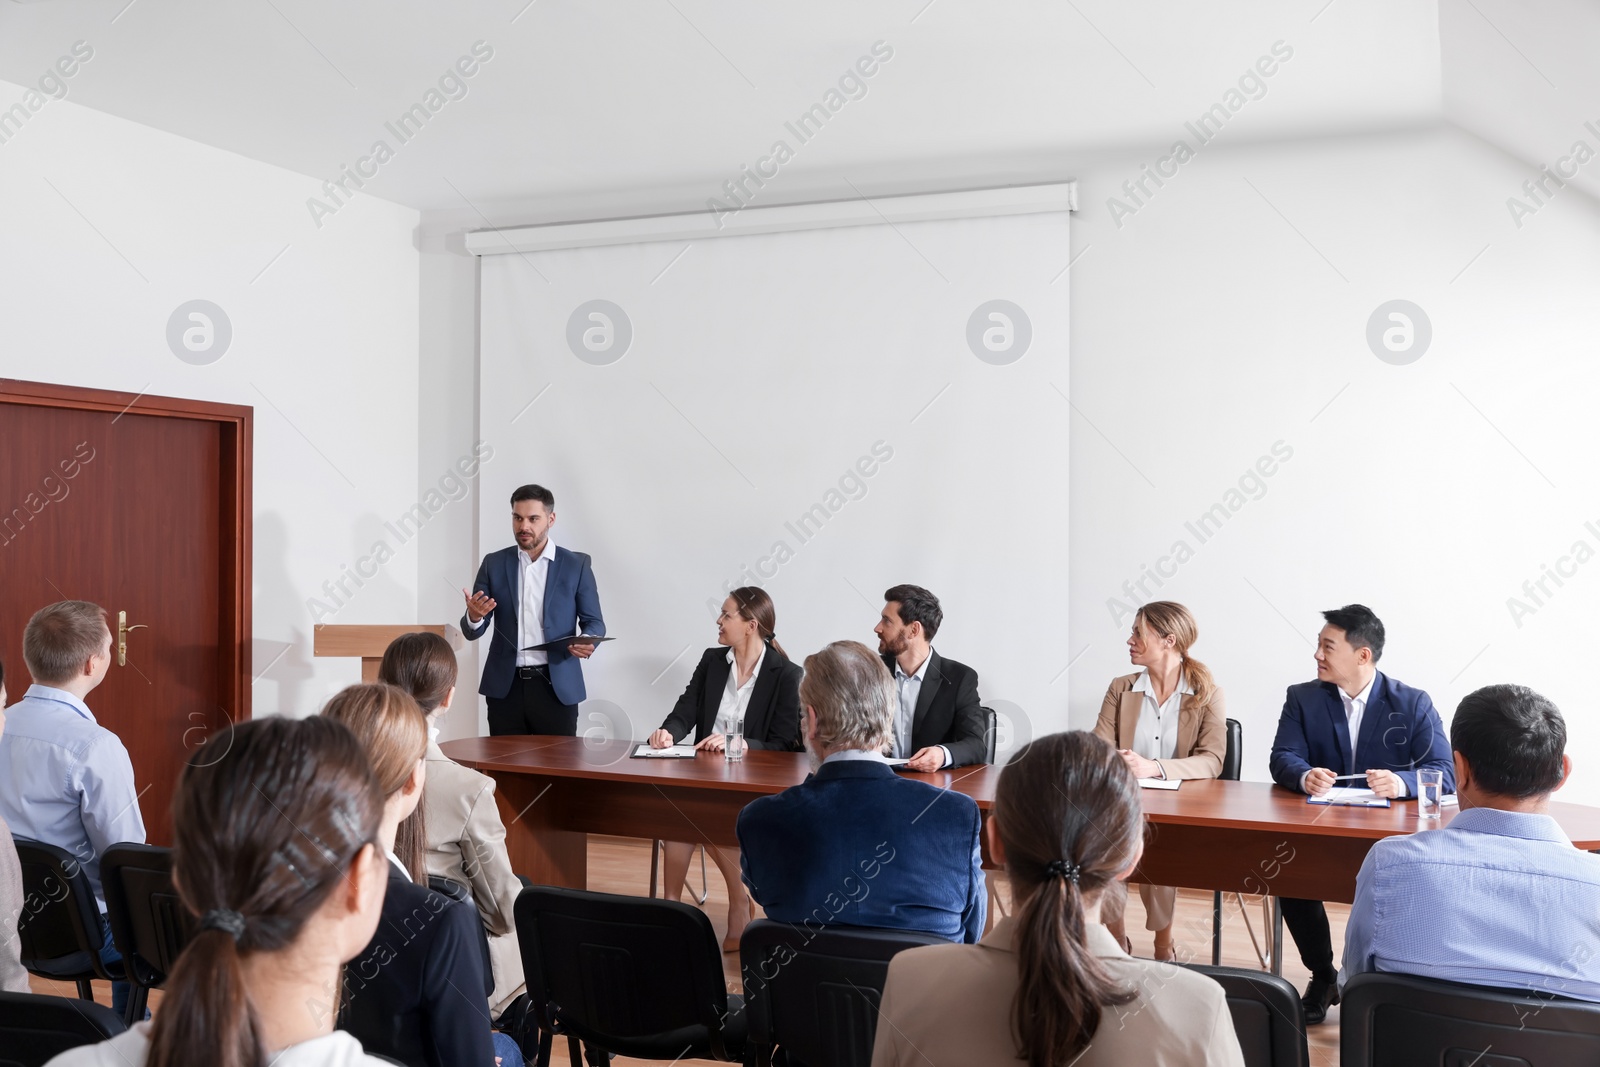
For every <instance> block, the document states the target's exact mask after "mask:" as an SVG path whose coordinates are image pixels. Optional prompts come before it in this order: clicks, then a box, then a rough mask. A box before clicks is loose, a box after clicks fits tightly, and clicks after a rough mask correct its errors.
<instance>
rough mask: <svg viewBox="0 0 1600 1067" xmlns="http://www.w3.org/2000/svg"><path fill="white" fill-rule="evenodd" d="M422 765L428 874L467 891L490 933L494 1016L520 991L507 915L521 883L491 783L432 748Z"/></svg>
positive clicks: (517, 957) (515, 948)
mask: <svg viewBox="0 0 1600 1067" xmlns="http://www.w3.org/2000/svg"><path fill="white" fill-rule="evenodd" d="M427 760H428V778H427V783H426V785H425V787H424V788H423V791H422V803H423V810H424V813H425V814H424V818H425V819H426V820H427V830H428V852H427V857H426V859H427V865H428V873H429V874H430V875H434V874H437V875H442V876H443V877H445V878H449V879H451V880H452V881H456V882H460V883H461V884H462V885H464V886H466V887H467V888H469V889H471V890H472V899H473V901H474V902H476V903H477V905H478V915H479V917H480V918H481V919H482V920H483V925H484V928H485V929H486V930H488V932H489V962H490V964H491V965H492V966H493V968H494V989H493V990H492V991H490V993H489V1003H490V1005H491V1006H492V1007H493V1010H494V1013H495V1014H496V1015H499V1014H500V1012H502V1011H504V1010H505V1008H506V1007H507V1006H508V1005H509V1004H510V1003H511V1001H512V1000H514V999H515V998H516V997H517V995H518V994H520V993H521V992H523V989H524V982H523V977H522V953H521V951H520V949H519V948H518V946H517V929H516V921H515V919H514V918H513V916H512V912H511V909H512V908H513V907H514V906H515V905H516V902H517V894H518V893H521V892H522V882H521V881H519V880H518V879H517V876H516V875H515V874H513V873H512V871H511V857H510V856H509V855H507V853H506V827H505V823H504V822H502V821H501V819H500V810H499V809H498V808H497V807H496V806H495V802H494V779H493V778H490V777H489V776H488V775H484V774H479V773H478V772H477V771H475V770H472V769H471V768H468V767H463V766H461V764H459V763H457V762H455V761H454V760H452V759H451V758H450V757H449V756H446V755H445V754H444V752H442V751H441V750H440V748H439V746H438V745H435V744H432V743H429V745H428V756H427Z"/></svg>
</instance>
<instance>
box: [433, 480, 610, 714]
mask: <svg viewBox="0 0 1600 1067" xmlns="http://www.w3.org/2000/svg"><path fill="white" fill-rule="evenodd" d="M555 509H556V498H555V496H554V494H552V493H551V492H550V490H548V489H546V488H544V487H543V486H540V485H524V486H522V487H520V488H519V489H517V490H516V492H514V493H512V494H511V532H512V534H513V536H515V537H516V540H517V543H516V544H515V545H513V546H511V547H510V548H502V549H500V550H499V551H497V552H491V553H489V554H488V555H487V556H484V557H483V563H482V565H481V566H479V567H478V577H477V578H476V579H475V580H474V581H473V583H472V592H470V593H468V592H467V591H466V590H465V589H463V590H462V591H461V592H462V595H464V596H465V597H466V599H467V610H466V613H465V614H464V615H462V616H461V632H462V633H463V634H464V635H466V638H467V640H469V641H476V640H477V639H478V638H479V637H481V636H483V635H484V634H485V633H488V632H489V625H488V619H489V616H490V615H493V616H494V635H493V637H492V638H490V641H489V656H488V659H487V660H486V661H485V662H484V665H483V679H482V681H481V682H480V683H479V685H478V692H480V693H482V694H483V695H484V696H485V697H486V698H487V699H488V702H489V733H490V734H491V735H497V734H563V735H565V736H567V737H571V736H573V735H575V734H576V733H577V732H578V705H579V704H580V703H582V701H583V699H584V697H585V696H586V695H587V694H586V693H585V692H584V688H583V665H582V663H581V662H580V661H582V660H586V659H588V658H589V657H590V656H591V655H593V654H594V650H595V646H594V644H593V643H591V642H583V643H575V644H572V645H568V646H567V647H565V648H551V649H547V650H532V649H530V647H529V646H532V645H542V644H545V643H546V642H549V641H555V640H558V639H560V638H564V637H576V636H579V635H587V636H593V637H604V636H605V633H606V624H605V620H604V619H602V618H601V617H600V592H599V590H598V589H597V588H596V587H595V582H594V569H593V567H591V565H590V561H589V557H588V556H587V555H585V554H584V553H582V552H573V551H570V550H569V549H565V548H558V547H556V543H555V542H554V541H553V540H551V538H550V528H551V527H552V526H554V525H555V521H556V510H555Z"/></svg>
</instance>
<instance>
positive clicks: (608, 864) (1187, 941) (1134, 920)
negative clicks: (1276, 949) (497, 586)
mask: <svg viewBox="0 0 1600 1067" xmlns="http://www.w3.org/2000/svg"><path fill="white" fill-rule="evenodd" d="M706 873H707V876H708V878H709V881H710V886H709V890H710V892H709V895H708V897H707V899H706V903H705V909H706V913H707V914H708V915H710V916H711V921H712V924H713V925H714V926H715V927H716V930H717V936H718V937H721V936H722V934H723V932H724V931H725V930H726V929H727V916H728V892H727V887H726V886H725V885H724V883H723V881H722V876H721V874H720V873H719V872H718V871H717V868H716V865H715V864H712V863H707V864H706ZM990 877H991V878H993V879H995V881H996V884H997V886H998V888H999V891H1000V895H1001V898H1002V900H1005V899H1007V894H1006V892H1005V876H1004V875H1003V874H1002V875H997V874H995V873H993V872H991V873H990ZM689 881H690V884H691V886H692V888H693V889H694V891H695V894H696V895H697V896H698V894H699V891H700V888H701V882H700V863H699V860H698V859H696V860H695V861H694V862H693V863H692V864H691V865H690V874H689ZM589 886H590V888H591V889H597V890H602V891H604V892H609V893H632V894H637V895H639V896H644V895H645V894H647V893H648V892H649V890H650V849H649V845H648V843H647V842H644V841H634V840H628V839H624V838H610V837H591V838H589ZM1244 903H1245V909H1246V910H1247V911H1248V912H1249V916H1250V925H1251V927H1252V928H1253V929H1254V931H1255V935H1256V939H1257V941H1258V942H1259V941H1260V940H1261V936H1262V921H1261V918H1262V917H1261V910H1262V909H1261V899H1260V898H1259V897H1249V896H1247V897H1245V898H1244ZM1226 905H1227V910H1226V912H1225V914H1224V919H1223V928H1222V962H1223V963H1224V964H1225V965H1227V966H1230V967H1257V968H1259V967H1260V962H1259V961H1258V960H1257V959H1256V956H1255V953H1254V950H1253V949H1252V946H1251V939H1250V934H1249V932H1247V931H1246V929H1245V921H1244V918H1243V917H1242V916H1241V914H1240V911H1239V905H1238V904H1237V903H1236V902H1235V900H1234V899H1233V898H1232V897H1229V898H1226ZM1349 914H1350V908H1349V907H1348V906H1347V905H1344V904H1330V905H1328V921H1329V923H1330V924H1331V925H1332V927H1333V944H1334V951H1335V954H1337V953H1338V950H1339V946H1341V945H1342V944H1343V943H1344V927H1345V920H1346V919H1347V918H1348V916H1349ZM1126 921H1127V926H1128V930H1129V931H1130V932H1133V934H1134V936H1133V950H1134V954H1135V955H1148V954H1149V952H1150V935H1149V934H1147V933H1145V932H1144V910H1143V906H1142V905H1141V904H1140V901H1139V894H1137V893H1130V894H1129V895H1128V910H1127V919H1126ZM1173 926H1174V936H1175V940H1176V942H1177V945H1178V950H1179V958H1180V959H1182V960H1184V961H1186V962H1194V963H1210V962H1211V894H1210V893H1204V892H1201V891H1199V890H1189V889H1184V890H1179V892H1178V911H1177V917H1176V918H1175V920H1174V922H1173ZM722 962H723V969H724V970H725V972H726V974H727V979H728V989H729V991H730V992H735V993H737V992H740V991H741V982H740V976H739V958H738V955H737V954H736V953H727V954H725V955H724V956H723V957H722ZM1283 975H1284V977H1285V978H1287V979H1288V980H1289V981H1290V982H1291V983H1293V984H1294V986H1295V988H1296V989H1304V988H1305V984H1306V981H1307V979H1308V978H1309V975H1308V974H1307V973H1306V970H1305V968H1304V967H1302V966H1301V965H1300V959H1299V957H1298V955H1296V953H1295V951H1294V946H1293V943H1292V942H1291V943H1286V944H1285V947H1284V961H1283ZM32 984H33V990H34V992H36V993H53V994H55V995H57V996H76V995H77V994H76V990H75V989H74V987H73V986H72V985H70V984H68V983H62V982H49V981H45V980H43V979H40V978H34V979H32ZM160 998H161V993H160V991H156V992H155V993H153V994H151V998H150V999H151V1009H152V1010H156V1009H158V1008H159V1006H160ZM95 999H96V1000H97V1001H99V1002H100V1003H102V1004H107V1005H109V1004H110V1003H111V988H110V986H109V985H107V984H106V983H104V982H96V983H95ZM563 1040H564V1039H560V1038H558V1039H557V1040H556V1047H555V1050H554V1055H553V1056H552V1059H551V1062H552V1063H553V1064H558V1065H560V1064H565V1063H567V1062H568V1060H567V1051H566V1048H565V1047H564V1044H563ZM1309 1044H1310V1046H1311V1064H1312V1067H1337V1064H1338V1062H1339V1009H1338V1008H1333V1009H1331V1010H1330V1011H1329V1012H1328V1021H1327V1022H1326V1023H1324V1024H1322V1025H1320V1026H1313V1027H1311V1028H1310V1032H1309ZM646 1062H648V1061H644V1060H632V1059H627V1058H625V1057H618V1058H617V1059H615V1060H613V1061H612V1064H613V1065H614V1067H630V1065H642V1064H645V1063H646ZM710 1062H712V1061H709V1060H680V1061H678V1063H680V1064H683V1065H689V1064H702V1063H710Z"/></svg>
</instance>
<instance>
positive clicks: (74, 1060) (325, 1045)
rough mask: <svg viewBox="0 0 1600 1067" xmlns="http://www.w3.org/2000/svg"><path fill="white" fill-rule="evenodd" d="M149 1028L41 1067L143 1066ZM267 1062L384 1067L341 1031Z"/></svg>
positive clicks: (275, 1065)
mask: <svg viewBox="0 0 1600 1067" xmlns="http://www.w3.org/2000/svg"><path fill="white" fill-rule="evenodd" d="M150 1025H151V1024H150V1023H139V1024H138V1025H136V1026H134V1027H133V1029H131V1030H128V1031H127V1032H126V1033H121V1034H118V1035H117V1036H116V1037H113V1038H112V1039H111V1040H110V1041H102V1042H100V1043H99V1044H98V1045H83V1046H81V1047H79V1048H75V1049H70V1050H68V1051H66V1052H63V1053H62V1054H61V1055H59V1056H57V1057H56V1058H55V1059H53V1060H51V1061H50V1062H49V1063H47V1064H46V1065H45V1067H144V1063H145V1061H146V1060H147V1059H149V1057H150ZM267 1059H268V1060H269V1061H270V1062H271V1064H272V1067H385V1064H386V1062H387V1061H385V1060H380V1059H375V1058H374V1057H372V1056H368V1055H367V1054H366V1052H364V1051H363V1050H362V1048H361V1042H359V1041H357V1040H356V1039H355V1038H353V1037H351V1036H350V1035H349V1034H347V1033H345V1032H344V1031H343V1030H335V1031H334V1032H333V1033H331V1034H323V1035H322V1036H321V1037H314V1038H312V1039H311V1040H310V1041H302V1042H300V1044H298V1045H291V1046H290V1047H288V1048H286V1049H284V1050H283V1051H282V1052H279V1053H277V1054H276V1055H273V1054H269V1055H268V1056H267Z"/></svg>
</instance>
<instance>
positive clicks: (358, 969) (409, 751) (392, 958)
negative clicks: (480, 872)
mask: <svg viewBox="0 0 1600 1067" xmlns="http://www.w3.org/2000/svg"><path fill="white" fill-rule="evenodd" d="M322 714H323V716H324V717H325V718H329V719H333V720H334V721H336V722H340V723H343V724H344V725H345V726H346V727H348V728H349V729H350V732H351V733H353V734H355V736H356V740H357V741H359V742H360V743H361V747H362V748H363V749H365V750H366V753H367V759H368V760H369V761H370V762H371V764H372V772H373V776H374V777H375V778H377V780H378V789H379V790H380V792H382V794H383V819H382V821H381V822H380V823H379V826H378V844H379V845H380V846H381V847H382V849H383V851H384V852H385V854H386V855H387V856H388V860H389V883H388V892H387V894H386V895H385V897H384V901H383V921H382V922H381V923H380V924H379V925H378V932H377V934H376V935H375V936H374V937H373V939H372V942H371V943H370V944H369V945H368V946H367V947H366V949H365V951H363V952H362V953H361V955H360V956H358V957H357V958H356V959H355V961H354V962H352V963H351V964H350V966H349V968H348V969H347V970H346V972H345V984H344V998H343V1006H342V1008H341V1010H340V1012H339V1026H340V1028H341V1029H344V1030H347V1031H349V1032H350V1033H352V1034H354V1035H355V1036H356V1037H358V1038H360V1039H361V1043H362V1045H363V1046H364V1047H365V1048H366V1049H367V1050H368V1051H369V1052H373V1053H376V1054H379V1055H383V1056H388V1057H390V1058H391V1059H395V1060H399V1061H400V1062H401V1063H404V1064H407V1065H408V1067H495V1064H496V1063H498V1062H499V1060H500V1057H502V1056H505V1057H507V1061H508V1062H509V1063H516V1062H520V1054H519V1053H518V1052H517V1048H516V1043H515V1042H514V1041H512V1040H511V1039H510V1038H508V1037H506V1036H505V1035H504V1034H495V1035H493V1036H492V1037H491V1032H490V1029H489V1021H488V1019H487V1018H486V1014H487V1013H486V1012H485V1010H484V1005H485V1004H486V1003H487V1000H488V987H489V983H490V981H491V980H492V979H491V978H490V975H489V960H488V958H487V956H486V955H485V953H484V950H483V947H482V945H483V935H482V933H481V932H480V930H479V927H478V916H477V914H476V913H475V912H474V911H473V910H472V909H471V908H469V907H467V906H466V905H465V904H460V903H457V902H456V901H454V900H451V899H449V898H448V897H445V896H443V895H441V894H439V893H435V892H433V891H432V890H431V889H429V888H428V872H427V868H426V866H425V865H424V861H423V852H424V839H425V834H424V831H423V828H422V827H421V826H420V825H419V823H420V819H415V818H414V816H415V815H416V814H417V812H418V807H419V805H420V804H421V801H422V790H423V784H424V782H425V781H426V779H427V761H426V759H425V757H426V755H427V748H428V720H427V717H426V716H425V715H424V714H423V713H422V708H421V707H419V706H418V704H417V702H416V700H414V699H413V698H412V696H411V694H409V693H407V692H405V691H404V690H403V689H398V688H396V687H395V686H392V685H385V684H383V683H382V682H379V683H376V684H373V685H352V686H349V687H348V688H346V689H343V690H341V691H340V692H338V693H337V694H335V695H334V697H333V699H332V700H329V701H328V703H327V704H326V705H325V706H324V707H323V709H322ZM408 821H410V822H411V823H412V830H411V831H410V832H409V833H402V827H403V826H404V825H405V824H406V823H407V822H408Z"/></svg>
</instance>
